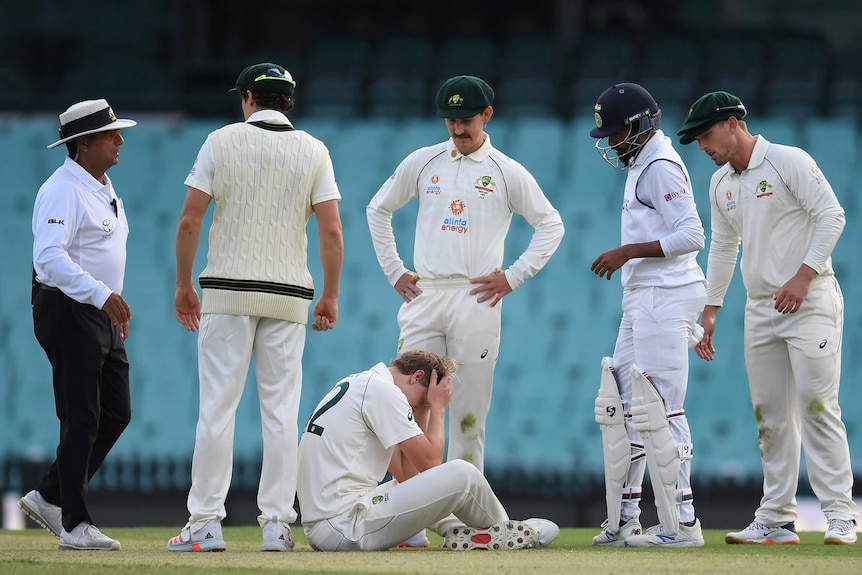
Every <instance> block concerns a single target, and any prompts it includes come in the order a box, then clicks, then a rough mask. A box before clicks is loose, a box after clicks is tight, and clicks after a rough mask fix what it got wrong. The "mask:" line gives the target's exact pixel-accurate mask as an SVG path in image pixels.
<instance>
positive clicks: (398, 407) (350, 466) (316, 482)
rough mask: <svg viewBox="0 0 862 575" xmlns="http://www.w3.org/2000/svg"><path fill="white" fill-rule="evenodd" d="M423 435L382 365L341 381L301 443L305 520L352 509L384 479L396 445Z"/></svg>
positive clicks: (320, 406) (315, 414) (300, 480)
mask: <svg viewBox="0 0 862 575" xmlns="http://www.w3.org/2000/svg"><path fill="white" fill-rule="evenodd" d="M421 433H422V430H421V429H419V426H418V425H417V424H416V421H414V419H413V409H412V408H411V407H410V403H409V402H408V401H407V397H406V396H405V395H404V393H403V392H402V391H401V390H400V389H399V388H398V387H397V386H396V385H395V382H394V381H393V379H392V374H391V373H390V372H389V368H387V367H386V365H384V364H383V363H378V364H377V365H375V366H374V367H372V368H371V369H369V370H367V371H364V372H362V373H358V374H354V375H350V376H348V377H347V378H345V379H343V380H341V381H340V382H339V383H338V385H336V386H335V388H333V389H332V390H331V391H330V392H329V393H327V394H326V396H325V397H324V398H323V399H322V400H321V401H320V403H319V404H318V405H317V407H316V408H315V409H314V412H313V414H312V416H311V419H310V420H309V422H308V425H307V426H306V429H305V432H304V433H303V435H302V439H301V440H300V443H299V478H298V483H297V495H298V497H299V506H300V510H301V511H302V520H303V523H313V522H315V521H320V520H323V519H330V518H332V517H337V516H338V515H341V514H342V513H344V512H346V511H347V510H348V509H350V508H351V507H352V506H353V505H354V504H355V502H356V501H357V500H358V499H359V498H361V497H362V496H364V495H366V494H367V493H369V492H370V491H373V490H374V489H375V488H376V487H377V485H378V484H379V482H380V481H381V480H382V479H383V478H384V476H385V475H386V471H387V470H388V469H389V463H390V461H391V460H392V453H393V450H394V447H395V445H397V444H398V443H401V442H402V441H405V440H407V439H410V438H411V437H415V436H417V435H420V434H421Z"/></svg>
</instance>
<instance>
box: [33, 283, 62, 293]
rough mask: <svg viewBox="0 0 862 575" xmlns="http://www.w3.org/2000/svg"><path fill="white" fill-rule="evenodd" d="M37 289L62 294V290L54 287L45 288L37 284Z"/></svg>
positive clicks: (43, 285)
mask: <svg viewBox="0 0 862 575" xmlns="http://www.w3.org/2000/svg"><path fill="white" fill-rule="evenodd" d="M39 289H41V290H45V291H58V292H62V291H63V290H61V289H60V288H58V287H54V286H46V285H45V284H39Z"/></svg>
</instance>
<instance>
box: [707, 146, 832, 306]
mask: <svg viewBox="0 0 862 575" xmlns="http://www.w3.org/2000/svg"><path fill="white" fill-rule="evenodd" d="M709 198H710V204H711V206H710V207H711V211H712V239H711V242H710V248H709V258H708V260H707V282H708V285H707V290H706V303H707V305H714V306H721V305H722V303H723V301H724V295H725V293H726V292H727V287H728V285H730V280H731V277H732V275H733V269H734V267H735V266H736V258H737V254H738V252H739V245H740V242H742V244H743V255H742V260H741V262H740V270H741V271H742V282H743V284H744V285H745V289H746V290H747V291H748V297H751V298H760V297H773V296H774V295H775V294H776V293H778V290H779V289H781V286H783V285H784V284H785V283H786V282H787V281H788V280H789V279H790V278H792V277H793V276H794V275H796V272H797V271H798V270H799V267H800V266H801V265H802V264H806V265H808V266H810V267H811V268H813V269H814V270H815V271H816V272H817V273H818V274H820V275H832V274H833V270H832V250H833V249H834V248H835V244H836V243H837V242H838V238H839V237H840V236H841V232H842V231H843V230H844V223H845V218H844V209H843V208H842V207H841V204H839V203H838V198H837V197H836V196H835V192H834V191H833V190H832V186H830V185H829V182H828V181H827V180H826V177H825V176H824V175H823V173H822V172H821V171H820V168H818V167H817V163H816V162H815V161H814V159H813V158H812V157H811V156H810V155H808V154H807V153H806V152H805V151H804V150H801V149H799V148H794V147H791V146H783V145H779V144H772V143H770V142H769V141H767V140H766V138H764V137H763V136H757V141H756V143H755V145H754V150H753V151H752V154H751V159H750V160H749V163H748V167H747V168H746V169H745V170H743V171H742V172H739V173H737V172H736V171H735V170H734V169H733V167H732V166H731V165H730V163H727V164H725V165H724V166H722V167H720V168H719V169H718V170H717V171H716V172H715V173H714V174H713V176H712V179H711V180H710V183H709Z"/></svg>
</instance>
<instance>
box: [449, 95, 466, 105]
mask: <svg viewBox="0 0 862 575" xmlns="http://www.w3.org/2000/svg"><path fill="white" fill-rule="evenodd" d="M463 103H464V98H462V97H461V94H452V95H451V96H449V100H448V101H447V102H446V105H447V106H460V105H461V104H463Z"/></svg>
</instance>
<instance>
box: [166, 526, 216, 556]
mask: <svg viewBox="0 0 862 575" xmlns="http://www.w3.org/2000/svg"><path fill="white" fill-rule="evenodd" d="M225 549H227V546H226V545H225V543H224V538H223V537H222V534H221V523H220V522H218V521H216V520H215V519H210V520H209V521H207V522H206V525H204V526H203V527H202V528H201V529H199V530H197V531H195V532H194V533H192V531H191V525H190V524H188V523H186V525H185V527H183V530H182V531H180V534H179V535H177V536H176V537H172V538H171V540H170V541H168V551H180V552H188V551H194V552H196V553H203V552H205V551H224V550H225Z"/></svg>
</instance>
